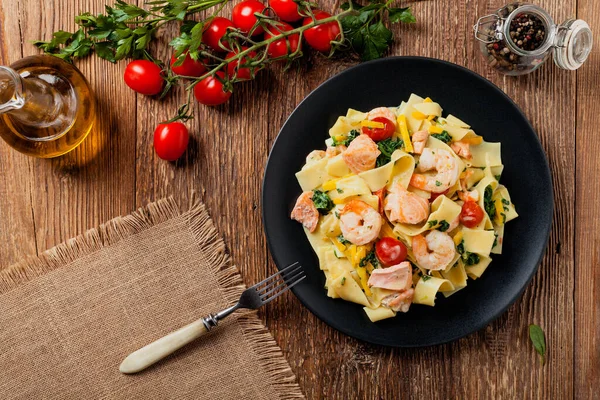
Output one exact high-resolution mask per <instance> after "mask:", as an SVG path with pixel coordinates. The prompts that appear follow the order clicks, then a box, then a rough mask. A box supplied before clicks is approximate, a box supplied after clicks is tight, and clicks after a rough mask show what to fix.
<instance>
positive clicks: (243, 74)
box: [225, 46, 256, 80]
mask: <svg viewBox="0 0 600 400" xmlns="http://www.w3.org/2000/svg"><path fill="white" fill-rule="evenodd" d="M246 49H247V47H245V46H242V51H243V50H246ZM236 54H237V52H236V51H230V52H229V53H227V57H225V58H226V59H229V58H231V57H233V56H235V55H236ZM254 57H256V52H255V51H251V52H250V53H248V55H246V56H244V57H242V59H241V60H237V61H232V62H230V63H229V64H227V76H229V77H230V78H233V75H234V74H235V70H236V69H237V75H236V78H237V79H241V80H248V79H252V73H251V72H250V68H239V69H238V66H239V65H240V64H242V65H244V64H245V63H247V62H248V58H251V59H252V58H254ZM240 61H241V62H240Z"/></svg>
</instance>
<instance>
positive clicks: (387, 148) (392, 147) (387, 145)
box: [375, 138, 404, 168]
mask: <svg viewBox="0 0 600 400" xmlns="http://www.w3.org/2000/svg"><path fill="white" fill-rule="evenodd" d="M377 147H378V148H379V151H380V152H381V154H380V155H379V157H377V162H376V164H375V166H376V167H377V168H379V167H381V166H382V165H385V164H387V163H389V162H390V161H391V159H392V153H393V152H394V151H396V150H398V149H401V148H403V147H404V142H403V141H402V140H393V139H391V138H390V139H385V140H381V141H379V142H377Z"/></svg>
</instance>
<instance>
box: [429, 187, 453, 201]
mask: <svg viewBox="0 0 600 400" xmlns="http://www.w3.org/2000/svg"><path fill="white" fill-rule="evenodd" d="M449 190H450V188H448V189H446V190H444V191H443V192H440V193H433V192H431V197H430V198H429V202H430V203H433V201H434V200H435V199H437V198H438V197H440V196H442V195H446V194H448V191H449Z"/></svg>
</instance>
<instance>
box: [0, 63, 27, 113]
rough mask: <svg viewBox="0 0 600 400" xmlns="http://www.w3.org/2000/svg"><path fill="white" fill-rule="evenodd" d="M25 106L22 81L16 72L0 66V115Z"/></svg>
mask: <svg viewBox="0 0 600 400" xmlns="http://www.w3.org/2000/svg"><path fill="white" fill-rule="evenodd" d="M23 105H25V97H24V96H23V80H22V78H21V76H20V75H19V74H17V72H15V71H14V70H13V69H11V68H8V67H2V66H0V114H2V113H5V112H7V111H11V110H17V109H20V108H22V107H23Z"/></svg>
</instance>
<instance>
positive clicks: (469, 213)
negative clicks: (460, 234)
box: [460, 201, 483, 228]
mask: <svg viewBox="0 0 600 400" xmlns="http://www.w3.org/2000/svg"><path fill="white" fill-rule="evenodd" d="M482 219H483V210H482V209H481V207H479V204H477V203H476V202H474V201H465V204H463V206H462V210H461V211H460V222H461V223H462V224H463V225H464V226H466V227H467V228H475V227H476V226H477V225H479V223H480V222H481V220H482Z"/></svg>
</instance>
